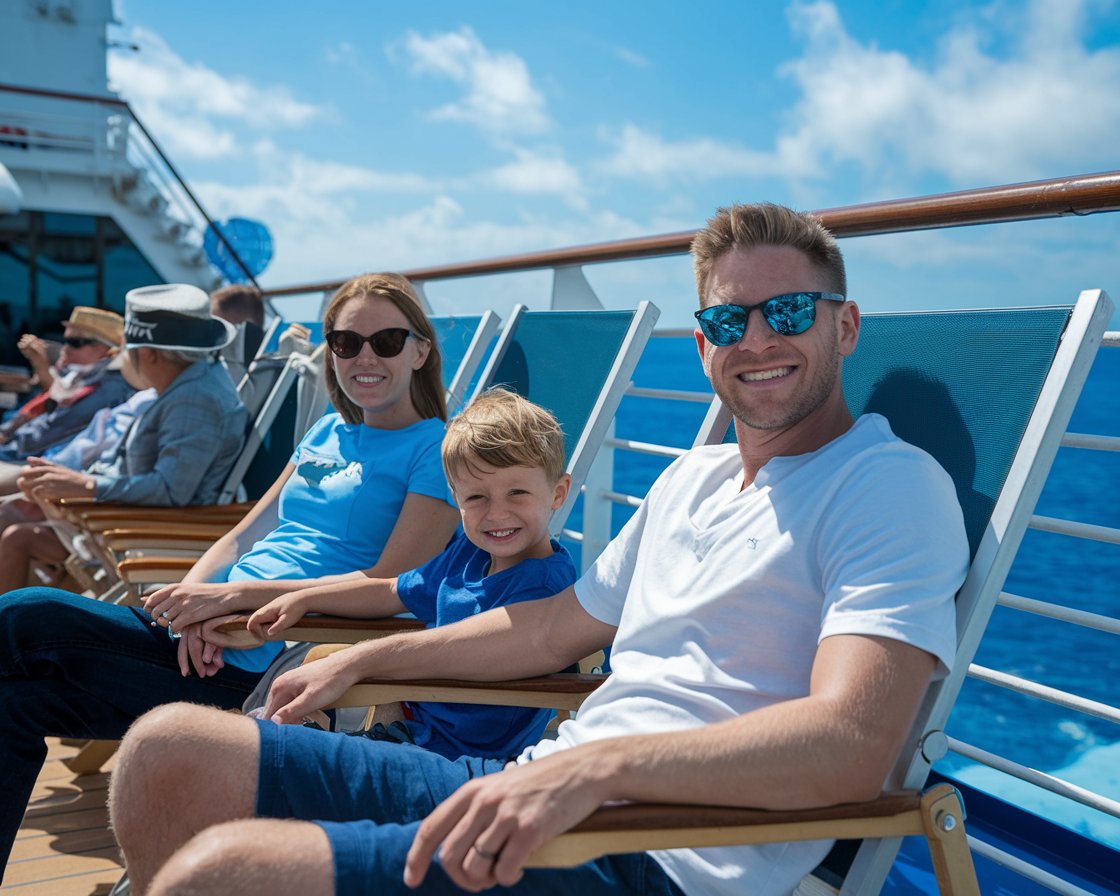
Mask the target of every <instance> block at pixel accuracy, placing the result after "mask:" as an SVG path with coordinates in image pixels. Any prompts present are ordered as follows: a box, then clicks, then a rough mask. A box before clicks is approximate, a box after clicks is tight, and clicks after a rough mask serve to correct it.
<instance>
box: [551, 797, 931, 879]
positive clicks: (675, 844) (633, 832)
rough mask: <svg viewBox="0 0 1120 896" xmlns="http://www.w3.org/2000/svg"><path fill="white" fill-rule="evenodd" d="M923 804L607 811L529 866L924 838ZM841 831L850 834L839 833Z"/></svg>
mask: <svg viewBox="0 0 1120 896" xmlns="http://www.w3.org/2000/svg"><path fill="white" fill-rule="evenodd" d="M950 789H951V788H950ZM921 802H922V795H921V794H920V793H918V792H917V791H899V792H894V793H884V794H881V795H880V796H878V797H877V798H875V799H873V800H870V801H868V802H865V803H843V804H840V805H837V806H825V807H823V808H815V809H790V810H775V809H743V808H736V807H730V806H699V805H684V804H682V805H672V804H666V803H628V804H625V805H620V806H604V807H603V808H601V809H598V810H596V811H595V812H593V813H592V814H591V815H590V816H588V817H587V818H586V819H584V820H583V821H581V822H580V823H579V824H577V825H575V826H574V827H573V828H571V830H569V831H567V832H565V833H564V834H561V835H560V836H559V837H557V838H555V839H554V840H552V841H550V842H549V843H546V844H544V845H543V846H541V847H540V848H539V849H538V850H537V851H536V852H534V853H533V854H532V856H530V858H529V865H530V866H531V867H537V868H564V867H570V866H572V865H579V864H582V863H583V862H587V861H591V860H592V859H596V858H599V857H600V856H605V855H611V854H613V853H620V852H644V851H647V850H651V849H679V848H702V847H706V846H736V845H740V844H748V843H774V842H783V841H787V840H817V839H831V838H837V837H849V836H850V837H887V836H904V835H909V834H923V833H924V832H925V831H924V828H923V826H922V821H921V817H920V815H919V811H920V808H921ZM840 830H843V831H844V833H838V831H840Z"/></svg>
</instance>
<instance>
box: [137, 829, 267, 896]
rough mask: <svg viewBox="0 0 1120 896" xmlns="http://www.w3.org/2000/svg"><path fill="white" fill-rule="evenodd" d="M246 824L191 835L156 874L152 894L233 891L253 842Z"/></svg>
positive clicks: (177, 894) (184, 895) (177, 895)
mask: <svg viewBox="0 0 1120 896" xmlns="http://www.w3.org/2000/svg"><path fill="white" fill-rule="evenodd" d="M245 827H246V826H245V825H244V824H243V823H241V822H236V821H234V822H227V823H225V824H220V825H215V826H214V827H212V828H208V829H206V830H205V831H203V832H202V833H201V834H198V835H196V836H194V837H192V838H191V839H190V840H189V841H188V842H187V844H186V845H185V846H183V847H182V848H181V849H178V850H176V852H175V854H174V855H173V856H172V857H171V858H170V859H169V860H168V862H167V864H166V865H164V866H163V868H161V869H160V871H159V872H158V873H157V874H156V876H155V879H154V880H153V881H152V886H151V888H150V889H149V891H148V892H149V894H150V896H156V894H165V896H172V894H174V896H187V894H194V893H197V894H203V893H207V894H220V893H225V892H233V890H232V889H229V888H230V887H232V886H234V885H236V884H240V883H241V881H240V878H241V869H242V868H243V867H244V857H245V854H246V852H247V849H248V847H249V846H250V843H249V838H248V836H247V835H246V834H245V833H244V828H245ZM257 845H258V846H259V845H260V842H259V840H258V841H257Z"/></svg>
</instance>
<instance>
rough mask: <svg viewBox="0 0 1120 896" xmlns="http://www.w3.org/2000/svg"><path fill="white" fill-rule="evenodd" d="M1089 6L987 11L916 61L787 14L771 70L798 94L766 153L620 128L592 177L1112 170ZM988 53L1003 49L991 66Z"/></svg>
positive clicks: (1107, 87)
mask: <svg viewBox="0 0 1120 896" xmlns="http://www.w3.org/2000/svg"><path fill="white" fill-rule="evenodd" d="M1091 2H1092V0H1033V2H1031V3H1030V4H1029V6H1027V7H1026V8H1025V9H1023V8H1020V7H1019V6H1018V5H1012V4H1007V5H1004V4H1002V3H999V4H994V5H992V6H989V7H987V8H985V9H981V10H978V11H975V12H974V14H973V18H972V19H971V20H969V21H967V22H965V23H963V24H958V25H956V26H954V27H953V28H951V29H950V30H948V31H947V32H946V33H945V35H944V36H943V38H942V39H941V41H940V42H939V44H938V45H937V47H936V48H935V53H934V55H933V58H932V60H931V61H928V62H922V61H918V60H915V59H912V58H910V57H908V56H906V55H905V54H904V53H901V52H899V51H896V50H891V49H884V48H880V47H879V46H877V45H875V44H861V43H860V42H859V41H857V40H855V39H854V38H852V37H851V36H850V35H849V34H848V33H847V31H846V30H845V28H844V25H843V22H842V21H841V19H840V14H839V12H838V11H837V7H836V6H835V5H834V4H833V3H831V2H827V0H820V2H813V3H795V4H794V5H793V6H791V8H790V20H791V23H792V25H793V28H794V31H795V33H796V34H797V35H798V36H800V37H801V39H802V40H803V41H804V44H805V48H804V52H803V53H802V54H801V55H800V56H799V58H797V59H795V60H793V61H791V62H789V63H787V64H786V65H784V66H783V67H782V69H781V72H782V74H784V75H786V76H787V77H789V78H790V79H792V80H793V81H794V82H795V83H796V85H797V86H798V88H799V89H800V94H801V95H800V99H798V101H797V102H796V103H795V104H794V105H793V106H792V107H791V109H790V111H789V112H788V113H787V115H786V116H785V117H784V120H783V123H782V127H781V129H780V131H779V133H778V135H777V137H776V138H775V140H774V142H773V144H772V146H770V147H752V146H748V145H744V144H742V143H737V142H735V141H733V140H717V139H714V138H711V137H705V136H694V137H685V138H678V139H667V138H664V137H662V136H660V135H657V134H653V133H649V132H648V131H646V130H643V129H642V128H640V127H638V126H637V125H634V124H626V125H624V126H623V127H622V128H621V129H620V130H613V131H609V132H605V134H604V139H605V140H606V142H608V143H610V144H613V148H614V151H613V153H612V154H611V155H610V156H609V157H608V158H607V159H606V160H605V161H604V162H603V163H601V166H600V168H601V170H603V171H604V172H606V173H608V174H612V175H615V176H619V177H633V178H640V179H648V180H653V181H655V182H658V181H667V180H674V181H680V182H685V183H687V182H696V181H700V180H712V179H717V178H723V177H736V176H740V177H742V176H748V177H749V176H753V177H766V176H778V177H783V178H786V179H789V180H795V181H796V180H819V179H821V178H824V177H835V176H836V175H837V171H838V168H839V167H840V166H842V165H851V166H854V167H855V168H856V169H857V170H858V171H860V172H861V173H862V174H863V175H864V176H865V177H866V178H867V179H868V180H873V181H874V182H875V183H876V184H878V185H881V186H882V185H887V184H890V183H892V181H897V182H898V183H899V184H900V187H899V188H901V189H906V186H905V184H910V183H912V182H913V179H914V178H915V177H921V176H926V175H935V176H938V177H941V178H944V179H946V180H947V181H949V182H950V183H951V184H961V185H968V186H974V185H977V184H981V183H988V182H992V183H1006V182H1008V181H1010V180H1029V179H1034V178H1039V177H1045V176H1053V175H1054V174H1055V173H1056V172H1057V173H1070V172H1074V171H1079V170H1082V171H1083V170H1094V169H1105V168H1112V167H1115V161H1114V159H1115V145H1116V143H1117V140H1118V139H1120V91H1118V90H1117V89H1116V85H1117V84H1120V46H1115V45H1114V46H1111V47H1104V48H1101V49H1089V48H1087V47H1086V45H1085V41H1084V36H1083V32H1084V22H1085V19H1086V17H1087V16H1088V14H1089V12H1090V9H1091ZM1093 5H1095V6H1098V7H1102V8H1103V7H1104V6H1106V5H1111V4H1109V3H1107V2H1106V0H1096V2H1095V4H1093ZM989 45H999V46H1007V47H1009V49H1008V50H1007V51H1006V52H1005V54H1004V55H1003V56H999V55H996V53H995V52H993V51H990V50H989V49H987V47H988V46H989Z"/></svg>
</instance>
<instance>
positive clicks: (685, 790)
mask: <svg viewBox="0 0 1120 896" xmlns="http://www.w3.org/2000/svg"><path fill="white" fill-rule="evenodd" d="M692 251H693V257H694V263H695V268H696V275H697V287H698V293H699V298H700V306H701V310H700V311H698V312H697V316H698V321H699V329H698V330H697V332H696V341H697V346H698V348H699V353H700V357H701V360H702V363H703V365H704V370H705V372H706V373H707V375H708V377H709V378H710V380H711V383H712V386H713V388H714V390H715V391H716V393H717V394H718V395H719V396H720V397H721V398H722V399H723V401H724V403H725V404H726V405H727V406H728V408H729V409H730V410H731V411H732V413H733V414H734V418H735V433H736V436H737V442H736V444H731V445H722V446H713V447H709V448H702V449H698V450H696V451H692V452H689V453H688V454H687V455H685V456H684V457H683V458H681V459H679V460H678V461H677V462H675V463H674V464H673V465H672V466H671V467H670V468H669V469H668V470H667V471H666V472H665V473H664V474H663V475H662V477H661V478H660V479H659V480H658V481H657V483H656V484H655V485H654V486H653V488H652V489H651V490H650V493H649V495H648V496H647V499H646V501H645V502H644V504H643V506H642V507H641V509H640V510H639V511H638V512H637V513H636V514H635V516H634V517H633V518H632V519H631V520H630V522H629V523H628V524H627V525H626V526H625V527H624V529H623V531H622V532H621V533H620V534H619V536H618V537H617V538H616V539H615V540H614V541H613V542H612V543H611V544H610V545H609V546H608V547H607V549H606V550H605V551H604V552H603V554H602V555H601V556H600V557H599V558H598V560H597V561H596V562H595V564H594V565H593V566H592V568H591V569H590V570H589V571H588V572H587V573H586V574H585V575H584V576H583V578H581V579H580V580H579V581H578V582H577V583H576V584H575V585H574V586H573V587H571V588H568V589H566V590H565V591H564V592H562V593H560V594H558V595H556V596H555V597H552V598H546V599H544V600H540V601H535V602H532V603H527V604H518V605H516V606H510V607H506V608H502V609H498V610H493V611H490V612H487V613H482V614H479V615H477V616H475V617H472V618H471V619H468V620H465V621H463V622H459V623H456V624H454V625H450V626H446V627H442V628H439V629H433V630H429V631H426V632H422V633H415V634H409V635H402V636H397V637H393V638H386V639H382V640H377V641H368V642H365V643H363V644H359V645H356V646H354V647H351V648H348V649H346V650H343V651H341V652H339V653H336V654H334V655H332V656H331V657H329V658H327V659H323V660H320V661H318V662H315V663H311V664H309V665H307V666H304V667H302V668H300V669H297V670H293V671H292V672H289V673H287V674H286V675H284V676H282V677H280V678H279V679H278V680H277V681H276V682H275V684H274V685H273V688H272V690H271V693H270V696H269V700H268V704H267V706H266V708H265V715H266V719H267V720H263V721H260V722H255V721H250V720H240V719H239V720H227V719H225V718H224V717H220V716H218V715H217V714H216V713H215V712H214V711H213V710H209V709H204V708H200V707H191V706H185V705H177V706H170V707H163V708H161V709H159V710H156V711H155V712H154V713H152V714H149V715H148V716H146V717H144V718H142V719H141V720H140V721H139V722H137V724H136V725H135V727H134V728H133V730H132V732H131V733H130V734H129V736H128V737H127V738H126V740H125V744H124V747H123V748H122V752H121V755H120V762H119V764H118V772H117V774H116V775H115V777H114V780H113V785H112V790H113V795H112V796H113V799H112V804H113V812H114V830H115V831H116V832H117V836H118V838H119V840H120V843H121V846H122V848H123V851H124V855H125V858H126V861H127V864H128V868H129V871H130V873H131V875H132V880H133V887H134V892H138V893H155V894H167V893H180V892H206V893H213V894H223V893H231V894H232V893H235V892H236V893H239V894H244V893H249V892H252V893H257V892H259V893H281V894H287V893H291V894H297V893H309V892H315V893H337V894H340V896H341V894H352V893H355V894H356V893H378V894H387V893H406V892H409V891H410V890H412V889H414V888H418V887H422V888H423V892H425V893H441V894H442V893H458V892H463V891H464V890H465V891H470V892H475V891H478V890H482V889H485V888H488V887H493V886H502V887H505V888H508V890H506V891H508V892H510V893H517V894H541V893H549V894H572V896H575V894H586V893H590V892H594V893H619V894H637V893H644V894H653V893H656V894H665V896H680V894H682V893H684V894H689V896H692V894H701V893H704V894H720V896H723V894H728V896H730V894H740V893H751V894H754V896H758V894H764V896H769V894H774V896H776V894H782V893H789V892H790V891H791V890H792V889H793V887H794V886H795V885H796V883H797V881H798V880H799V879H800V878H801V876H803V875H804V874H805V873H807V872H808V871H809V870H811V869H812V868H813V867H814V865H815V864H816V863H817V862H818V861H819V860H820V858H821V857H823V855H824V854H825V852H826V851H827V849H828V846H829V844H828V843H827V842H813V843H797V844H773V845H768V846H758V847H749V846H743V847H727V848H718V849H696V850H691V849H674V850H666V851H660V852H655V853H648V854H642V853H639V854H632V855H624V856H613V857H606V858H604V859H600V860H596V861H594V862H590V863H587V864H585V865H581V866H579V867H576V868H572V869H563V870H554V869H553V870H542V869H526V868H525V867H524V863H525V861H526V859H527V857H528V856H529V854H530V853H531V852H532V851H533V849H534V848H536V847H537V846H539V845H540V844H542V843H544V842H546V841H547V840H549V839H550V838H551V837H553V836H555V835H556V834H559V833H561V832H563V831H564V830H566V829H568V828H570V827H571V826H572V825H573V824H575V823H577V822H578V821H580V820H581V819H583V818H585V817H586V816H587V815H589V814H590V813H591V812H593V811H594V810H595V809H597V808H598V807H599V806H601V805H603V804H604V803H609V802H615V801H643V802H644V801H651V802H678V803H680V802H684V803H713V804H720V805H729V806H754V807H761V808H772V809H792V808H802V807H811V806H824V805H831V804H834V803H841V802H849V801H856V800H863V799H868V798H871V797H873V796H876V795H877V794H878V793H879V792H880V791H881V790H882V788H883V786H884V782H885V781H886V778H887V776H888V774H889V771H890V769H891V767H892V764H893V763H894V760H895V759H896V757H897V755H898V753H899V751H900V749H901V747H902V744H903V741H904V738H905V736H906V734H907V732H908V730H909V727H910V724H911V723H912V721H913V718H914V714H915V712H916V709H917V706H918V704H919V702H920V700H921V698H922V695H923V693H924V692H925V690H926V688H927V687H928V685H929V682H930V681H931V680H932V679H933V678H934V677H936V676H940V675H944V674H945V672H946V671H947V665H948V664H949V663H950V662H951V659H952V655H953V643H954V637H953V630H954V614H953V598H954V595H955V593H956V591H957V589H958V587H959V586H960V584H961V582H962V581H963V579H964V575H965V571H966V568H967V564H968V546H967V542H966V538H965V532H964V524H963V519H962V514H961V511H960V508H959V506H958V504H957V500H956V495H955V492H954V488H953V484H952V481H951V479H950V478H949V476H948V474H947V473H945V471H944V470H942V469H941V468H940V467H939V466H938V465H937V463H936V462H935V461H934V460H933V459H932V458H930V457H929V456H928V455H926V454H925V453H924V452H922V451H920V450H918V449H917V448H914V447H913V446H910V445H908V444H906V443H904V442H902V441H901V440H899V439H898V438H897V437H895V436H894V435H893V433H891V431H890V427H889V425H888V424H887V422H886V420H885V419H883V418H882V417H879V416H876V415H868V416H865V417H862V418H860V419H859V420H853V418H852V416H851V414H850V412H849V411H848V408H847V406H846V405H845V403H844V398H843V393H842V390H841V368H842V364H843V359H844V358H845V357H847V356H848V355H850V354H851V353H852V352H853V351H855V349H856V343H857V340H858V336H859V322H860V318H859V311H858V308H857V307H856V305H855V304H854V303H853V302H851V301H849V300H848V299H847V298H846V295H847V286H846V279H845V274H844V266H843V259H842V257H841V255H840V251H839V248H838V247H837V245H836V242H835V240H834V239H833V237H832V236H831V234H829V233H828V232H827V230H825V229H824V227H823V226H822V225H821V224H820V222H819V221H817V220H816V219H814V218H812V217H811V216H808V215H804V214H799V213H796V212H793V211H791V210H789V209H786V208H783V207H780V206H774V205H768V204H767V205H752V206H733V207H731V208H727V209H721V210H720V211H719V212H718V213H717V214H716V215H715V216H714V217H713V218H712V219H711V220H710V221H709V222H708V227H707V228H706V229H705V230H703V231H701V232H700V233H699V234H698V235H697V236H696V238H695V240H694V242H693V247H692ZM756 311H757V312H758V313H755V312H756ZM608 644H610V645H612V653H611V663H612V674H611V677H610V678H609V679H608V680H607V682H606V683H605V684H604V685H603V686H602V687H601V688H600V689H599V690H598V691H597V692H595V693H594V694H593V695H592V696H591V697H589V698H588V700H587V702H586V703H585V704H584V707H583V709H581V711H580V712H579V714H578V716H577V717H576V718H575V719H573V720H571V721H568V722H565V723H564V724H562V725H561V726H560V729H559V732H558V735H557V738H556V740H555V741H551V742H550V741H544V742H542V743H540V744H537V745H535V746H533V747H530V748H529V749H527V750H526V751H525V752H524V753H523V754H522V755H521V756H519V757H517V758H516V760H515V761H513V762H511V763H508V764H507V763H504V762H494V761H492V760H491V761H483V760H475V759H471V758H463V759H460V760H458V761H456V762H450V761H448V760H444V759H442V758H438V757H432V756H431V754H427V753H425V752H424V751H422V750H414V749H411V750H407V751H402V750H397V751H396V752H394V751H392V750H391V749H385V748H383V747H382V748H378V747H377V745H376V744H371V745H368V746H366V745H356V744H353V741H354V740H355V739H353V738H344V737H341V738H340V737H338V736H335V735H331V734H327V733H323V732H315V731H310V730H308V729H306V728H302V727H299V725H298V723H299V722H300V721H301V720H302V718H303V717H304V716H305V715H307V714H308V713H309V712H311V711H313V710H316V709H319V708H321V707H323V706H327V705H330V704H331V702H332V701H333V700H335V699H336V698H338V697H339V696H340V695H341V694H342V693H343V692H344V691H345V690H346V689H347V688H348V687H350V686H351V685H352V684H354V683H355V682H356V681H358V680H360V679H362V678H366V677H379V678H437V677H438V678H462V679H470V680H492V679H494V678H496V677H498V678H503V679H515V678H522V677H527V676H532V675H537V674H542V673H546V672H550V671H554V670H556V669H559V668H562V667H564V666H566V665H567V664H569V663H571V662H573V661H574V660H575V659H578V658H580V657H583V656H585V655H587V654H588V653H590V652H592V651H593V650H595V649H597V648H600V647H602V646H604V645H608ZM274 723H284V724H274ZM324 779H326V780H332V781H336V782H337V786H335V787H328V788H324V787H323V786H322V781H323V780H324ZM184 782H189V784H185V783H184ZM153 832H156V835H155V836H153ZM437 858H438V861H433V860H434V859H437ZM506 891H503V892H506Z"/></svg>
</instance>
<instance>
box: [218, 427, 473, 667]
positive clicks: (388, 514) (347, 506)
mask: <svg viewBox="0 0 1120 896" xmlns="http://www.w3.org/2000/svg"><path fill="white" fill-rule="evenodd" d="M443 433H444V422H443V421H442V420H440V419H439V418H437V417H432V418H429V419H427V420H421V421H420V422H419V423H414V424H412V425H411V426H407V427H405V428H404V429H375V428H374V427H372V426H365V425H364V424H361V423H346V422H344V421H343V419H342V417H341V416H340V415H338V414H328V415H326V416H325V417H323V418H322V419H321V420H319V421H318V422H317V423H316V424H315V425H314V426H312V427H311V429H310V430H309V431H308V433H307V435H306V436H304V437H303V441H301V442H300V443H299V447H297V448H296V450H295V453H294V454H293V455H292V458H291V464H292V466H293V467H295V470H294V471H293V472H292V475H291V476H290V477H289V478H288V481H287V482H286V483H284V488H283V489H282V490H281V492H280V499H279V505H278V511H279V514H278V515H279V518H280V522H279V524H278V525H277V526H276V528H275V529H273V530H272V531H271V532H270V533H269V534H268V535H266V536H265V537H264V538H262V539H261V540H260V541H258V542H257V543H256V544H255V545H253V547H252V548H251V549H250V550H249V551H248V553H246V554H245V555H244V556H242V557H241V559H240V560H238V561H237V563H236V564H235V565H234V567H233V568H232V569H231V570H230V571H229V575H228V576H227V581H230V582H242V581H246V580H249V579H252V580H257V579H267V580H276V579H315V578H319V577H321V576H328V575H338V574H339V573H346V572H354V571H355V570H360V569H369V568H370V567H371V566H373V565H374V564H375V563H377V561H378V559H379V558H380V557H381V552H382V550H384V548H385V542H386V541H388V539H389V534H390V533H391V532H392V531H393V527H394V526H395V525H396V523H397V517H398V516H399V515H400V512H401V507H402V506H403V505H404V500H405V496H406V495H408V494H409V493H413V494H418V495H427V496H428V497H430V498H436V499H438V500H440V501H446V502H447V503H448V504H451V505H452V506H454V501H453V499H452V497H451V493H450V490H449V489H448V487H447V479H446V478H445V477H444V473H443V464H442V463H441V461H440V443H441V442H442V441H443ZM282 647H283V644H282V643H270V644H264V645H262V646H261V647H255V648H252V649H249V650H236V651H235V650H229V651H226V653H225V658H226V660H227V662H229V663H230V664H232V665H234V666H237V667H239V668H241V669H247V670H249V671H252V672H259V671H263V670H264V669H265V668H266V667H267V666H268V664H269V663H270V662H272V660H273V659H274V658H275V656H276V655H277V654H278V653H279V652H280V649H281V648H282Z"/></svg>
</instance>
